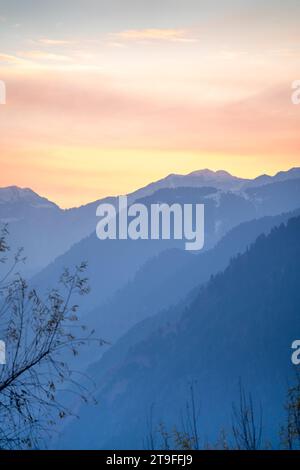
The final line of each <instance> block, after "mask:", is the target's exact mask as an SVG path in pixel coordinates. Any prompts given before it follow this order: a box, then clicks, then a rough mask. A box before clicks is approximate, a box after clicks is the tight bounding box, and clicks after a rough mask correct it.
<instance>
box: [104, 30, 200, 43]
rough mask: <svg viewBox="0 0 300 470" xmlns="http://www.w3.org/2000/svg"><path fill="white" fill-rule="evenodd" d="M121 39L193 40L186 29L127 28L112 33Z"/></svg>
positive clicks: (194, 39)
mask: <svg viewBox="0 0 300 470" xmlns="http://www.w3.org/2000/svg"><path fill="white" fill-rule="evenodd" d="M112 36H113V37H114V38H116V39H118V40H123V41H169V42H195V41H197V39H196V38H194V37H192V36H191V33H190V31H189V30H186V29H155V28H150V29H127V30H124V31H120V32H118V33H115V34H113V35H112Z"/></svg>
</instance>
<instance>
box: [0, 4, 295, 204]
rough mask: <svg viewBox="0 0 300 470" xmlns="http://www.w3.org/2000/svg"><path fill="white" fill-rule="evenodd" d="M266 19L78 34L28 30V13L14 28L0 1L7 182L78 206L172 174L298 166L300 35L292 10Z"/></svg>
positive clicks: (1, 148)
mask: <svg viewBox="0 0 300 470" xmlns="http://www.w3.org/2000/svg"><path fill="white" fill-rule="evenodd" d="M1 18H2V20H1ZM267 18H268V17H267V15H266V17H265V23H264V22H262V24H261V23H260V22H258V19H257V17H256V16H255V15H254V14H253V16H252V17H249V16H248V17H247V21H245V24H244V28H242V27H241V24H240V23H241V18H240V17H237V18H235V17H228V18H227V22H226V21H224V18H223V19H220V18H219V19H218V22H219V23H218V22H216V21H215V22H213V29H212V25H211V24H210V23H209V22H207V23H205V27H204V26H202V27H201V26H200V25H197V24H195V23H193V24H187V23H185V24H182V25H178V21H179V20H178V19H177V20H176V25H174V26H173V27H170V26H168V27H161V25H159V27H158V25H156V24H155V22H153V24H149V25H147V27H145V26H144V27H134V28H133V27H130V28H129V27H125V26H127V25H124V28H121V27H120V26H118V28H116V26H115V27H114V28H113V27H112V28H111V31H110V30H108V31H105V32H101V34H99V35H96V34H95V33H94V34H91V35H89V34H88V33H87V32H85V34H84V35H83V33H82V32H81V33H82V34H81V36H80V40H78V37H76V34H74V37H71V36H70V33H69V34H68V35H66V34H65V35H64V34H63V32H61V33H60V34H59V35H58V34H57V32H56V33H55V34H53V35H48V36H45V35H42V34H40V33H38V32H37V31H36V32H35V33H33V34H32V36H30V34H29V33H28V31H27V32H26V34H25V32H22V23H21V24H20V26H18V28H17V29H18V35H17V36H16V35H14V36H9V34H10V29H9V28H10V27H11V28H12V25H11V23H10V22H9V18H6V17H5V16H1V11H0V22H1V21H2V24H4V25H5V27H6V32H4V33H5V34H6V36H4V33H3V31H2V33H0V36H1V34H2V36H3V37H4V38H7V41H6V42H5V41H4V42H3V41H2V42H1V46H0V79H1V80H4V81H5V83H6V88H7V104H6V105H5V106H2V105H1V106H0V129H1V140H0V165H1V173H0V186H8V185H19V186H21V187H31V188H32V189H34V190H35V191H37V192H38V193H40V194H42V195H44V196H46V197H48V198H50V199H51V200H54V201H55V202H57V203H59V204H60V205H61V206H62V207H70V206H75V205H80V204H83V203H86V202H89V201H91V200H95V199H98V198H100V197H103V196H106V195H114V194H121V193H126V192H130V191H133V190H135V189H137V188H138V187H141V186H143V185H145V184H147V183H149V182H151V181H153V180H156V179H159V178H161V177H164V176H166V175H167V174H169V173H188V172H190V171H193V170H196V169H201V168H211V169H213V170H217V169H225V170H227V171H229V172H231V173H233V174H236V175H237V176H244V177H254V176H257V175H258V174H261V173H269V174H274V173H276V172H277V171H279V170H283V169H289V168H291V167H293V166H300V139H299V135H300V133H299V130H300V106H295V105H292V103H291V83H292V82H293V81H294V80H296V79H297V78H298V79H299V78H300V77H299V74H300V71H299V39H300V37H299V36H300V34H299V32H298V28H297V27H296V23H295V22H294V20H293V19H292V18H291V19H289V18H287V19H285V20H284V22H283V20H282V23H281V24H280V27H278V28H276V29H275V31H273V34H272V37H270V36H268V34H267V33H268V31H269V30H270V28H271V26H272V25H271V23H270V25H268V23H267V21H268V20H267ZM253 25H255V26H256V29H254V30H253ZM247 28H248V29H247ZM274 28H275V26H274ZM263 29H264V32H265V34H263V33H262V31H263ZM14 34H15V33H14ZM9 37H13V40H11V41H13V42H10V41H9V40H8V38H9ZM0 39H1V38H0Z"/></svg>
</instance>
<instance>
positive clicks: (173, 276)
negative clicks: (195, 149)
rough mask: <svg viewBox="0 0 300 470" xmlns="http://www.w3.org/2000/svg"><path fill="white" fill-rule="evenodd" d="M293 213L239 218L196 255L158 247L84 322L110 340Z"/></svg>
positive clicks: (202, 280) (200, 281)
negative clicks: (128, 280)
mask: <svg viewBox="0 0 300 470" xmlns="http://www.w3.org/2000/svg"><path fill="white" fill-rule="evenodd" d="M297 216H300V209H298V210H297V211H294V212H291V213H287V214H282V215H279V216H276V217H275V216H273V217H264V218H262V219H255V220H252V221H250V222H244V223H242V224H240V225H238V226H237V227H235V228H233V229H232V230H231V231H230V232H228V233H227V234H226V235H225V236H224V237H223V238H222V239H221V240H220V242H219V243H218V244H217V245H216V246H215V247H214V248H212V249H210V250H208V251H205V252H203V253H200V254H197V255H192V254H190V253H189V252H186V251H183V250H179V249H173V250H167V251H164V252H162V253H160V254H159V255H157V256H156V257H154V258H151V259H150V260H148V261H147V262H146V263H145V264H144V265H143V266H142V267H141V269H139V271H138V272H137V273H136V275H135V276H134V278H133V280H132V281H131V282H129V283H128V284H126V285H125V286H124V287H123V288H122V289H120V290H119V291H118V292H116V294H115V295H114V296H113V297H112V299H110V300H109V301H107V302H105V303H104V304H99V305H98V306H97V307H96V308H95V309H94V310H93V311H92V312H90V313H89V314H88V316H87V317H86V318H85V322H87V323H88V324H89V325H91V327H93V328H95V329H96V331H97V333H98V334H99V335H101V337H103V338H105V339H106V340H108V341H109V342H111V343H112V344H114V343H115V342H116V340H117V339H118V338H120V337H121V336H122V335H123V334H125V333H126V332H127V331H128V330H129V329H130V328H131V327H133V326H134V325H135V324H137V323H139V322H141V321H143V320H144V319H146V318H148V317H153V316H155V315H156V314H158V313H159V312H161V311H162V310H166V309H169V308H171V307H172V306H173V307H174V306H175V305H177V304H178V303H180V302H181V301H183V300H184V299H185V297H186V296H187V295H188V294H189V293H190V292H191V291H192V290H193V289H195V288H196V287H199V286H200V285H201V284H204V283H205V282H207V281H208V280H209V279H210V277H211V276H212V275H215V274H217V273H218V272H219V271H222V270H223V269H225V268H226V266H227V265H228V263H229V262H230V259H231V258H232V257H234V256H236V255H237V254H239V253H243V252H244V251H246V249H247V247H248V246H249V245H250V244H251V243H253V242H254V241H255V240H256V238H257V237H258V236H259V235H261V234H266V235H267V234H269V232H270V231H271V230H272V228H274V227H275V226H279V225H280V224H282V223H286V222H287V221H288V220H289V219H290V218H292V217H297ZM174 286H176V289H174ZM120 306H122V307H121V308H120ZM103 349H104V348H103ZM103 349H101V351H99V350H98V351H97V352H95V355H93V354H89V353H88V351H87V360H89V362H90V358H91V357H93V358H95V357H96V356H97V355H98V356H99V354H100V353H102V352H103Z"/></svg>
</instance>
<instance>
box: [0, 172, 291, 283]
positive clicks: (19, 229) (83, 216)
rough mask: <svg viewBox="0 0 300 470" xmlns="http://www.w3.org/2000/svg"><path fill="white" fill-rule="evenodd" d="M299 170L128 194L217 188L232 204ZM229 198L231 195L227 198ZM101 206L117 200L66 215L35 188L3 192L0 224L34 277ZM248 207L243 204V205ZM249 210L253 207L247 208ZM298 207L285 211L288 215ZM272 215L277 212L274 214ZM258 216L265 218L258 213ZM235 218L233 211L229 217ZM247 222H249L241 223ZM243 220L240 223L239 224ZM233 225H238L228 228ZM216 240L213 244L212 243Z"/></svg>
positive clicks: (180, 180) (195, 176)
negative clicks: (20, 250) (22, 253)
mask: <svg viewBox="0 0 300 470" xmlns="http://www.w3.org/2000/svg"><path fill="white" fill-rule="evenodd" d="M299 179H300V169H299V168H293V169H291V170H290V171H287V172H280V173H278V174H277V175H275V176H274V177H270V176H267V175H264V176H261V177H259V178H256V179H254V180H250V179H243V178H238V177H235V176H232V175H230V174H229V173H227V172H226V171H216V172H213V171H211V170H207V169H206V170H199V171H195V172H192V173H190V174H189V175H169V176H168V177H167V178H164V179H162V180H159V181H157V182H155V183H152V184H150V185H148V186H146V187H145V188H141V189H139V190H138V191H135V192H134V193H132V194H130V195H129V196H128V197H129V202H130V203H132V202H134V201H135V200H137V199H143V198H145V197H150V196H152V195H153V194H154V193H155V192H157V191H158V190H166V189H179V188H180V187H186V188H198V189H201V188H205V187H210V188H214V190H215V191H214V193H212V196H211V197H212V198H215V199H216V202H218V200H219V199H220V198H221V197H223V199H224V198H227V199H229V198H231V200H232V201H233V200H234V199H235V200H236V201H238V200H241V198H243V199H247V198H250V199H251V197H252V195H251V193H248V192H247V190H248V189H253V188H258V187H262V186H264V185H266V184H270V183H274V182H287V181H289V180H299ZM226 193H228V194H230V196H229V195H227V196H226ZM100 202H111V203H115V202H116V198H105V199H102V200H97V201H94V202H91V203H89V204H86V205H83V206H81V207H78V208H72V209H68V210H62V209H60V208H59V207H58V206H57V205H56V204H54V203H53V202H51V201H49V200H48V199H46V198H44V197H41V196H39V195H38V194H36V193H35V192H33V191H32V190H31V189H28V188H25V189H22V188H18V187H16V186H12V187H8V188H0V223H8V224H9V230H10V233H11V244H12V245H13V246H12V248H13V249H14V250H15V249H16V248H18V247H21V246H22V247H24V248H25V253H26V255H27V258H28V261H27V263H26V265H25V266H24V267H23V270H25V272H26V275H28V274H34V273H36V272H38V271H40V270H41V269H43V268H44V267H45V266H47V265H48V264H49V263H51V262H52V261H53V260H54V259H55V258H57V257H58V256H60V255H62V254H64V253H65V252H66V251H67V250H69V249H70V248H71V247H72V245H74V244H75V243H77V242H79V241H80V240H82V239H83V238H85V237H87V236H89V235H91V234H92V233H93V232H94V231H95V226H96V216H95V213H96V208H97V207H98V205H99V203H100ZM246 204H248V203H247V202H245V201H244V205H245V206H246ZM248 206H249V204H248ZM295 208H296V206H294V207H288V205H286V206H285V208H284V210H285V211H287V210H292V209H295ZM246 212H247V210H246ZM272 213H274V214H275V213H279V211H277V212H276V211H275V212H274V210H273V212H272ZM258 215H261V213H260V214H258ZM233 216H234V212H233V213H232V215H231V217H233ZM243 220H246V219H243ZM240 221H241V220H238V221H237V223H238V222H240ZM220 222H221V223H222V226H220V225H218V227H217V230H219V232H220V233H219V234H218V238H220V237H221V236H223V235H224V233H226V230H227V226H226V223H225V224H224V222H223V221H222V220H221V219H220V220H219V221H216V224H219V223H220ZM229 225H231V226H233V225H234V224H232V223H229ZM211 241H213V240H211Z"/></svg>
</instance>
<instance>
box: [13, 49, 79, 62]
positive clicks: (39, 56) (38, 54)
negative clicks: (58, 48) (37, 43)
mask: <svg viewBox="0 0 300 470" xmlns="http://www.w3.org/2000/svg"><path fill="white" fill-rule="evenodd" d="M19 54H20V55H21V56H23V57H26V58H28V59H33V60H50V61H56V62H70V61H72V58H71V57H68V56H66V55H62V54H52V53H50V52H44V51H23V52H20V53H19Z"/></svg>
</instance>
